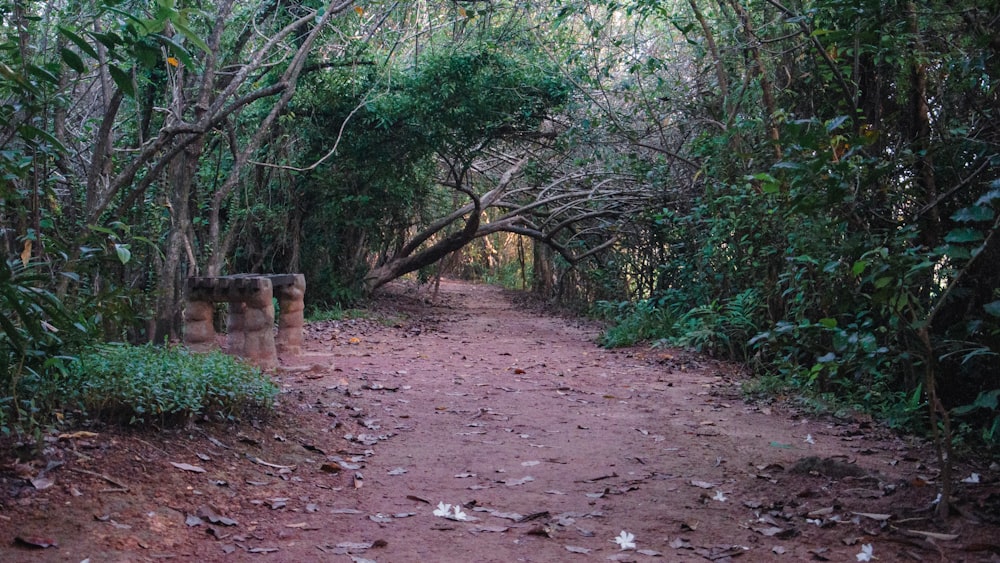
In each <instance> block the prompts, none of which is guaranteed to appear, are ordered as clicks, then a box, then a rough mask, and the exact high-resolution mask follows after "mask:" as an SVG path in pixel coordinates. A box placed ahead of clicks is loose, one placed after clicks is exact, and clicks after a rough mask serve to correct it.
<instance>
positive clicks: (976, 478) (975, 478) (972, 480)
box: [962, 473, 979, 485]
mask: <svg viewBox="0 0 1000 563" xmlns="http://www.w3.org/2000/svg"><path fill="white" fill-rule="evenodd" d="M962 482H963V483H968V484H970V485H975V484H977V483H979V474H978V473H973V474H972V475H969V476H968V477H966V478H965V479H962Z"/></svg>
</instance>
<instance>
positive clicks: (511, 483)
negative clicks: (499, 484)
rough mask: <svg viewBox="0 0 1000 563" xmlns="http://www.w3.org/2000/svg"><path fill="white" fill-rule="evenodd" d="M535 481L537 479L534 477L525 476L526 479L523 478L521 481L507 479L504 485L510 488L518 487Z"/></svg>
mask: <svg viewBox="0 0 1000 563" xmlns="http://www.w3.org/2000/svg"><path fill="white" fill-rule="evenodd" d="M534 480H535V478H534V477H532V476H531V475H525V476H524V477H521V478H520V479H507V480H505V481H503V484H504V485H507V486H508V487H517V486H519V485H523V484H525V483H530V482H532V481H534Z"/></svg>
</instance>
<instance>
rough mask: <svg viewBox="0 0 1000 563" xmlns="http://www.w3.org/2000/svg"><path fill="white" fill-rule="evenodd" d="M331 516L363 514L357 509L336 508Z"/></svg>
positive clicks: (331, 511)
mask: <svg viewBox="0 0 1000 563" xmlns="http://www.w3.org/2000/svg"><path fill="white" fill-rule="evenodd" d="M330 514H361V511H360V510H358V509H356V508H334V509H331V510H330Z"/></svg>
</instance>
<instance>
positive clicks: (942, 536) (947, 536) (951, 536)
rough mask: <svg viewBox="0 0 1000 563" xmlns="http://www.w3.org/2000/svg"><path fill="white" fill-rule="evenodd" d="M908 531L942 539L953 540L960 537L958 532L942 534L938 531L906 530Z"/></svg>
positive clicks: (908, 532)
mask: <svg viewBox="0 0 1000 563" xmlns="http://www.w3.org/2000/svg"><path fill="white" fill-rule="evenodd" d="M906 533H907V534H913V535H917V536H922V537H925V538H931V539H934V540H941V541H951V540H956V539H958V534H940V533H938V532H924V531H922V530H906Z"/></svg>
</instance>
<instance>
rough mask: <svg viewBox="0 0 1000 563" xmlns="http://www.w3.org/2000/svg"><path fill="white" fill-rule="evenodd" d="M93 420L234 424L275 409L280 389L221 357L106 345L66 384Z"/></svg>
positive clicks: (255, 372) (83, 358) (84, 356)
mask: <svg viewBox="0 0 1000 563" xmlns="http://www.w3.org/2000/svg"><path fill="white" fill-rule="evenodd" d="M60 388H61V389H63V390H66V392H69V390H73V391H72V392H73V393H75V394H76V395H75V397H74V398H75V399H76V400H77V401H79V404H80V406H81V407H82V408H83V409H84V410H85V411H86V412H88V414H90V415H92V416H98V417H101V418H105V419H109V420H113V421H121V422H127V423H128V424H152V423H154V422H159V423H160V424H167V423H179V422H184V421H186V420H190V419H192V418H194V417H197V416H202V415H208V416H214V417H218V418H220V419H233V418H236V417H238V416H240V415H242V414H245V413H250V414H260V413H264V412H266V411H267V410H269V409H270V408H271V406H272V405H273V402H274V398H275V396H276V395H277V393H278V389H277V387H276V386H275V385H274V383H272V382H271V381H270V380H269V379H268V378H267V376H266V375H264V374H263V373H262V372H261V370H260V369H258V368H255V367H252V366H250V365H248V364H245V363H242V362H240V361H238V360H236V359H235V358H233V357H231V356H227V355H225V354H223V353H221V352H211V353H208V354H193V353H191V352H189V351H187V350H186V349H183V348H157V347H153V346H149V345H147V346H118V345H115V346H105V347H101V348H97V349H95V350H92V351H90V352H87V353H84V354H82V355H81V357H80V361H79V362H77V363H76V364H75V366H74V369H72V370H70V372H69V373H68V374H67V379H66V381H64V382H61V384H60Z"/></svg>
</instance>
